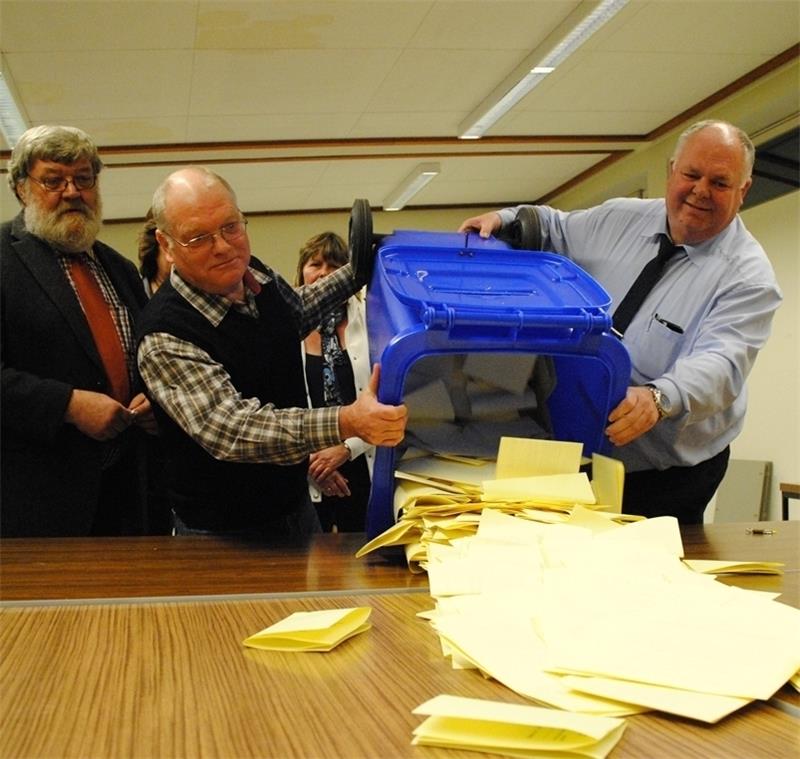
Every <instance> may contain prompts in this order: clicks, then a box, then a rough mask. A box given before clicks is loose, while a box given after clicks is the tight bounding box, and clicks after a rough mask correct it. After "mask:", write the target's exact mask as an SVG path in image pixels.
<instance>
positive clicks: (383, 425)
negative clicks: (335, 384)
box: [339, 364, 408, 446]
mask: <svg viewBox="0 0 800 759" xmlns="http://www.w3.org/2000/svg"><path fill="white" fill-rule="evenodd" d="M379 379H380V366H379V365H378V364H376V365H375V367H374V368H373V370H372V376H371V377H370V380H369V387H368V388H367V389H366V390H365V391H364V392H363V393H361V395H359V396H358V398H357V399H356V401H355V403H351V404H350V405H349V406H342V407H341V409H340V410H339V434H340V435H341V437H342V439H343V440H344V439H345V438H348V437H360V438H361V439H362V440H366V441H367V442H368V443H371V444H372V445H389V446H394V445H397V444H398V443H399V442H400V441H401V440H402V439H403V436H404V434H405V430H406V421H407V420H408V409H407V408H406V407H405V404H401V405H400V406H389V405H387V404H385V403H379V402H378V397H377V393H378V380H379Z"/></svg>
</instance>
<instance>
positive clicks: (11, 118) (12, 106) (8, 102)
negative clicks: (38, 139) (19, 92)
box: [0, 71, 28, 148]
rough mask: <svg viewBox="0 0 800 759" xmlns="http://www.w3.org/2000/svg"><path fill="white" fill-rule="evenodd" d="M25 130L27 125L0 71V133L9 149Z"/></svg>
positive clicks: (4, 76)
mask: <svg viewBox="0 0 800 759" xmlns="http://www.w3.org/2000/svg"><path fill="white" fill-rule="evenodd" d="M27 128H28V124H27V123H26V121H25V119H24V118H23V116H22V113H21V112H20V110H19V107H18V106H17V103H16V101H15V100H14V96H13V95H12V93H11V88H10V87H9V83H8V81H7V80H6V75H5V74H4V73H3V72H2V71H0V132H2V134H3V137H4V138H5V140H6V142H7V143H8V146H9V147H10V148H13V147H14V145H16V144H17V140H18V139H19V138H20V137H21V136H22V134H23V132H25V130H26V129H27Z"/></svg>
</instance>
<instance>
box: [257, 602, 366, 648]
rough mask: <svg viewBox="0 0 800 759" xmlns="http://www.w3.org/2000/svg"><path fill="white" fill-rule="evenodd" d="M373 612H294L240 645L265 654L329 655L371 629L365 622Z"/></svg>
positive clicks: (360, 609)
mask: <svg viewBox="0 0 800 759" xmlns="http://www.w3.org/2000/svg"><path fill="white" fill-rule="evenodd" d="M371 611H372V609H370V608H369V607H367V606H361V607H356V608H352V609H321V610H319V611H297V612H295V613H294V614H290V615H289V616H288V617H286V618H285V619H282V620H280V622H276V623H275V624H274V625H271V626H270V627H267V628H266V629H264V630H262V631H261V632H258V633H256V634H255V635H251V636H250V637H249V638H246V639H245V640H244V641H242V643H243V644H244V645H245V646H248V647H249V648H261V649H264V650H267V651H330V650H331V649H332V648H335V647H336V646H338V645H339V644H340V643H341V642H342V641H345V640H347V639H348V638H352V637H353V636H354V635H358V633H362V632H364V631H366V630H369V628H370V627H371V626H372V625H371V624H370V623H369V622H368V621H367V620H368V619H369V615H370V613H371Z"/></svg>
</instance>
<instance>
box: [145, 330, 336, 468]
mask: <svg viewBox="0 0 800 759" xmlns="http://www.w3.org/2000/svg"><path fill="white" fill-rule="evenodd" d="M138 362H139V371H140V373H141V375H142V378H143V379H144V382H145V384H146V385H147V389H148V392H149V395H150V397H151V399H152V400H153V401H155V402H156V403H157V404H158V405H159V406H160V407H161V408H162V409H163V410H164V411H165V412H166V413H167V414H168V415H169V416H170V417H171V418H172V419H173V420H174V421H175V422H176V423H177V424H178V425H179V426H180V427H181V429H183V430H184V432H186V433H187V434H188V435H189V436H190V437H192V438H193V439H194V440H195V441H196V442H197V443H198V444H199V445H200V446H202V447H203V448H204V449H205V450H206V451H207V452H208V453H209V454H210V455H212V456H213V457H214V458H216V459H219V460H222V461H238V462H249V463H253V462H259V463H261V462H268V463H272V464H295V463H298V462H300V461H302V460H303V459H304V458H305V457H306V456H308V455H309V454H310V453H311V452H312V451H317V450H319V449H320V448H325V447H328V446H331V445H336V444H337V443H339V442H340V441H341V438H340V436H339V421H338V420H339V409H338V407H331V408H315V409H308V408H288V409H277V408H275V406H274V405H273V404H269V403H268V404H264V405H261V403H260V402H259V401H258V399H256V398H242V397H241V394H240V393H239V392H238V391H237V390H236V388H235V387H234V386H233V383H232V382H231V378H230V376H229V374H228V373H227V372H226V371H225V369H224V367H223V366H222V365H221V364H219V363H217V362H215V361H213V360H212V358H211V357H210V356H209V355H208V353H206V352H205V351H202V350H200V349H198V348H197V347H196V346H194V345H192V344H191V343H189V342H186V341H184V340H179V339H177V338H175V337H173V336H172V335H169V334H165V333H160V332H156V333H152V334H150V335H147V336H146V337H145V338H144V339H143V340H142V342H141V344H140V346H139V351H138Z"/></svg>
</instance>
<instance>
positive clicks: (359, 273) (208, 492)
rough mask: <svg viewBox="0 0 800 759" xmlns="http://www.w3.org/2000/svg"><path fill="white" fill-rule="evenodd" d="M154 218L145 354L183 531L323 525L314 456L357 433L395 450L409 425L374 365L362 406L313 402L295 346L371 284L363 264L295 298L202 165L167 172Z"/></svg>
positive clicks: (142, 331) (276, 531)
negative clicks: (157, 264)
mask: <svg viewBox="0 0 800 759" xmlns="http://www.w3.org/2000/svg"><path fill="white" fill-rule="evenodd" d="M153 214H154V216H155V219H156V223H157V225H158V229H157V232H156V236H157V239H158V243H159V245H160V246H161V248H162V250H163V251H164V253H165V255H166V257H167V259H168V260H169V261H170V263H171V264H172V266H173V268H172V273H171V276H170V279H169V281H168V282H166V283H165V284H164V285H162V287H161V288H160V289H159V290H158V292H157V293H156V294H155V296H154V297H153V298H152V300H151V301H150V302H149V303H148V305H147V307H146V308H145V312H144V314H143V316H142V319H141V322H140V324H139V329H138V354H137V355H138V368H139V372H140V374H141V377H142V379H143V380H144V383H145V386H146V388H147V393H148V395H149V397H150V399H151V401H152V403H153V406H154V409H155V412H156V416H157V418H158V420H159V427H160V429H161V431H162V435H163V437H164V442H165V449H166V452H167V458H168V462H169V463H168V471H169V484H170V495H171V499H172V507H173V514H174V520H175V532H176V534H197V533H212V534H239V535H260V536H267V537H297V536H303V535H305V534H307V533H309V532H314V531H316V530H318V529H319V523H318V521H317V518H316V512H315V511H314V509H313V507H312V506H311V504H310V502H309V500H308V488H307V482H306V472H307V467H308V455H309V453H311V452H312V451H316V450H319V449H321V448H325V447H327V446H331V445H335V444H337V443H339V442H341V441H342V440H344V439H345V438H347V437H351V436H358V437H360V438H362V439H364V440H367V441H368V442H370V443H373V444H375V445H397V444H398V443H399V442H400V441H401V440H402V438H403V433H404V430H405V424H406V416H407V412H406V408H405V406H388V405H385V404H381V403H379V402H378V400H377V398H376V391H377V385H378V367H377V366H376V367H375V370H374V371H373V375H372V378H371V381H370V388H369V390H368V391H367V392H365V393H363V394H362V395H361V396H359V397H358V399H357V400H356V401H355V402H354V403H352V404H350V405H348V406H338V407H327V408H313V409H309V408H307V407H306V396H305V384H304V380H303V373H302V361H301V354H300V341H301V340H302V338H303V337H304V336H305V335H306V334H308V332H310V331H311V330H313V329H315V328H316V327H317V326H318V325H319V322H320V319H321V316H322V314H323V313H325V312H327V311H328V310H329V309H330V307H331V306H333V305H335V304H338V303H341V302H343V301H345V300H346V299H347V298H348V297H349V296H350V295H352V294H353V293H355V292H357V291H358V290H359V289H360V288H361V287H362V286H363V285H364V284H365V276H366V275H365V273H364V267H363V266H360V264H359V262H355V265H351V264H348V265H346V266H343V267H342V268H341V269H340V270H339V271H337V272H336V273H335V274H333V275H331V276H330V277H325V278H324V279H323V280H321V281H320V282H318V283H316V284H314V285H311V286H308V287H303V288H299V289H298V290H295V289H294V288H292V287H291V285H289V283H288V282H286V281H285V280H284V279H283V278H282V277H281V276H280V275H278V274H277V273H276V272H274V271H272V270H271V269H270V268H269V267H267V266H265V265H264V264H262V263H261V262H260V261H259V260H258V259H255V258H252V257H251V254H250V242H249V239H248V236H247V220H246V219H245V218H244V216H243V215H242V212H241V211H240V210H239V207H238V204H237V201H236V195H235V193H234V191H233V189H232V188H231V187H230V185H229V184H228V183H227V182H226V181H225V180H224V179H222V177H220V176H218V175H217V174H214V173H213V172H211V171H209V170H208V169H205V168H203V167H190V168H186V169H182V170H180V171H177V172H175V173H174V174H172V175H170V176H169V177H168V178H167V179H166V180H165V181H164V182H163V183H162V184H161V186H160V187H159V188H158V189H157V190H156V192H155V195H154V197H153ZM361 263H363V262H361Z"/></svg>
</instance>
